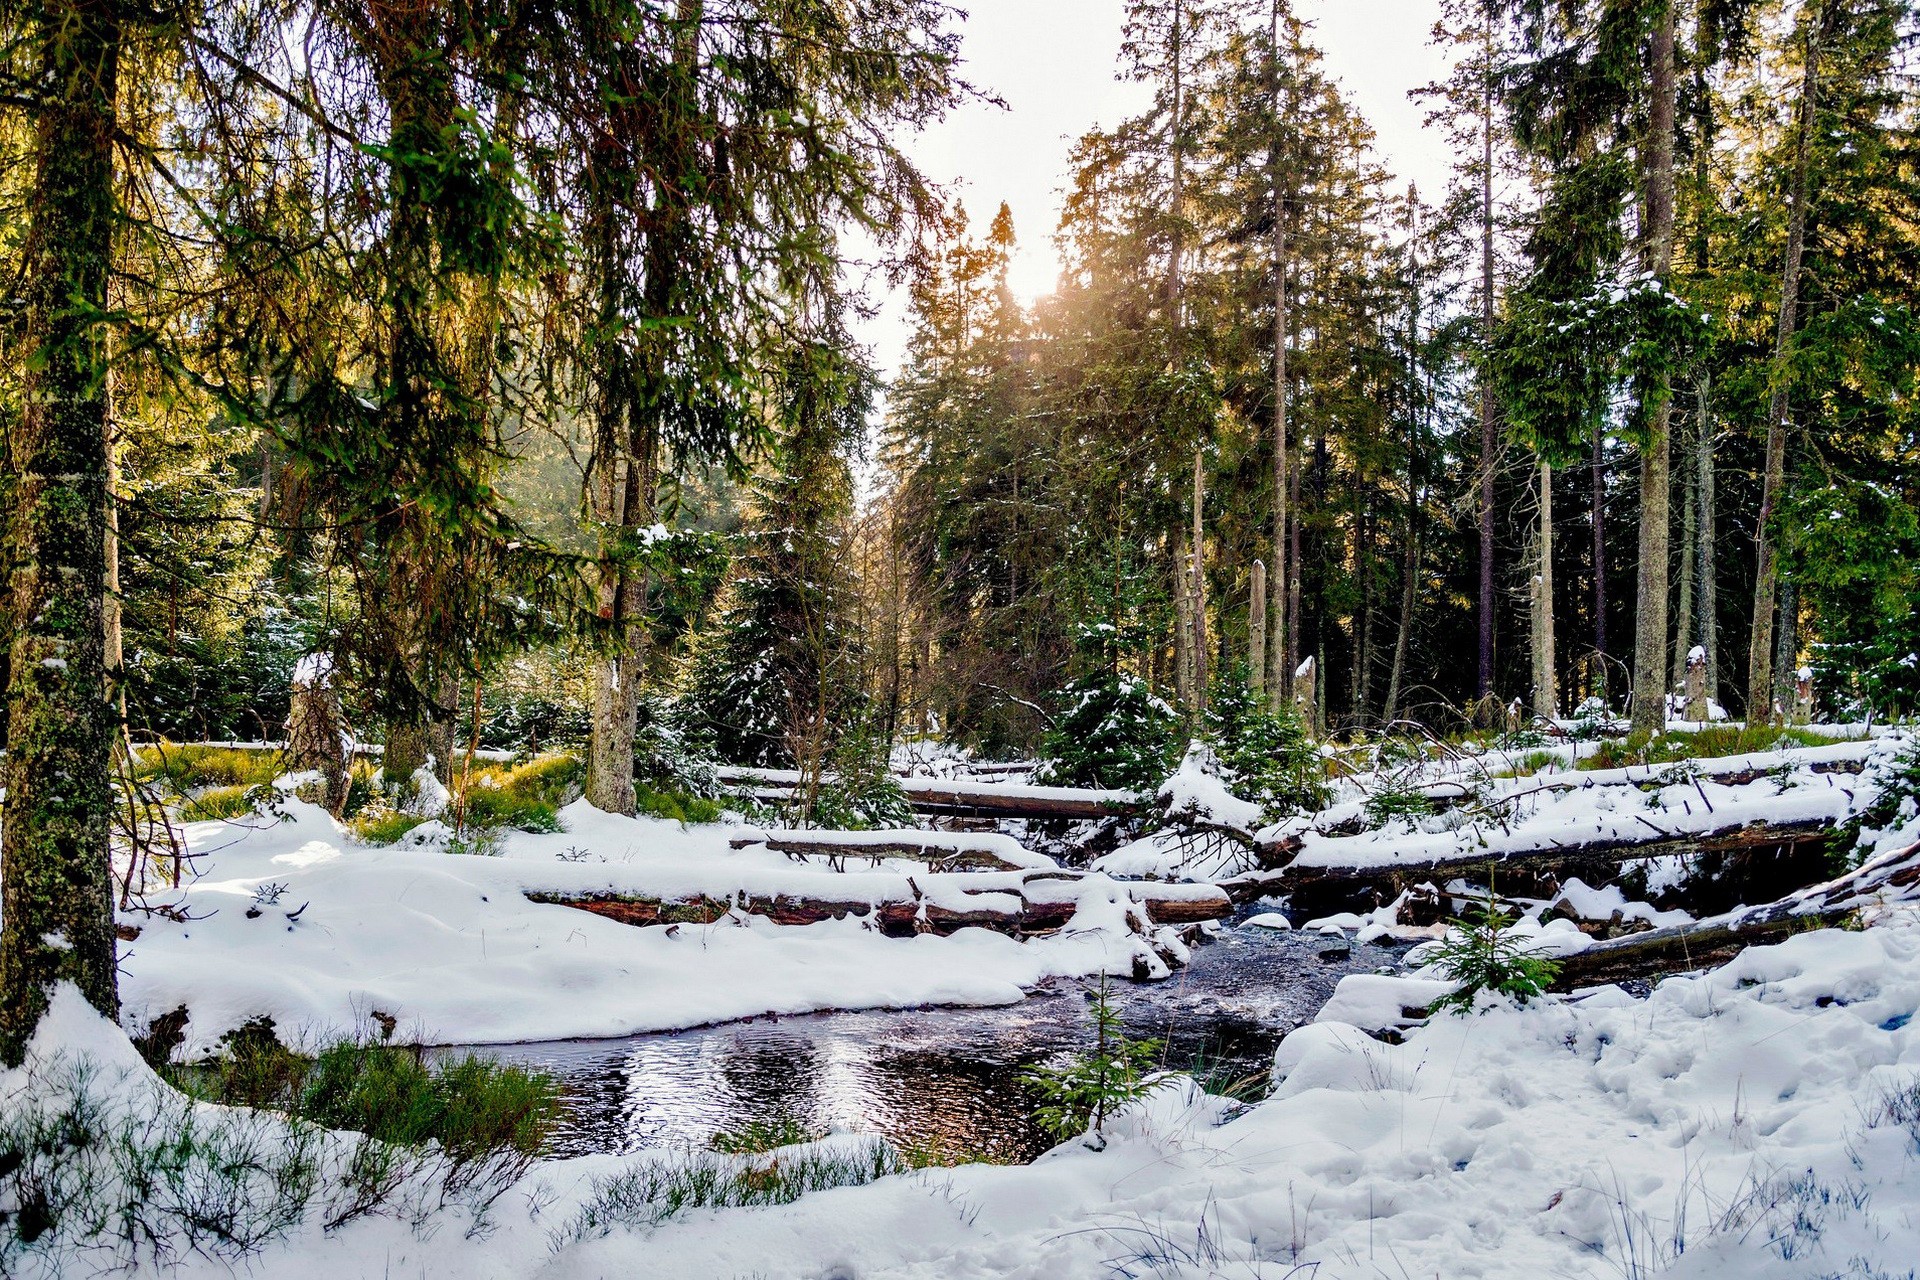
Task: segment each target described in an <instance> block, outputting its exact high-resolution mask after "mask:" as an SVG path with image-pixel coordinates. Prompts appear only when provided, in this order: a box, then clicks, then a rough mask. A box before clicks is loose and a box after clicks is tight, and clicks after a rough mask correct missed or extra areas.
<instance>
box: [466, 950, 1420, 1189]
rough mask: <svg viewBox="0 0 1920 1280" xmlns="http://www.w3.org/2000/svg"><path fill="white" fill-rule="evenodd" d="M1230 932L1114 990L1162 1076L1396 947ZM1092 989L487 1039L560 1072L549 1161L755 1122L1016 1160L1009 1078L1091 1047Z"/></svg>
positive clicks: (1254, 1037)
mask: <svg viewBox="0 0 1920 1280" xmlns="http://www.w3.org/2000/svg"><path fill="white" fill-rule="evenodd" d="M1340 945H1341V944H1337V943H1335V944H1331V947H1330V943H1329V940H1328V939H1325V938H1321V937H1317V936H1303V935H1299V934H1294V933H1285V932H1281V933H1276V932H1274V931H1271V930H1267V929H1248V928H1228V929H1224V930H1222V931H1221V933H1220V935H1219V937H1218V938H1217V939H1216V940H1215V941H1213V942H1211V943H1209V944H1207V945H1204V946H1200V947H1196V948H1195V949H1194V953H1193V963H1192V964H1191V965H1189V966H1188V967H1187V968H1186V969H1185V970H1183V971H1181V972H1179V973H1177V974H1175V975H1174V976H1173V977H1172V978H1170V979H1168V980H1167V981H1166V982H1162V983H1155V984H1150V985H1134V984H1132V983H1128V982H1124V981H1116V982H1113V983H1111V984H1110V986H1109V996H1110V998H1111V999H1112V1001H1113V1003H1114V1004H1115V1005H1116V1007H1118V1008H1119V1009H1120V1011H1121V1013H1122V1016H1123V1017H1124V1019H1125V1021H1126V1025H1127V1029H1128V1034H1129V1035H1131V1036H1134V1037H1137V1038H1145V1037H1152V1038H1156V1039H1159V1040H1161V1041H1163V1050H1162V1056H1163V1059H1164V1061H1165V1063H1166V1065H1167V1066H1169V1067H1171V1068H1174V1069H1178V1070H1183V1071H1190V1072H1192V1073H1193V1074H1195V1075H1196V1076H1199V1077H1201V1078H1203V1079H1213V1080H1215V1081H1222V1082H1224V1081H1237V1080H1245V1079H1246V1078H1248V1077H1252V1076H1255V1075H1257V1074H1258V1073H1261V1072H1264V1071H1265V1070H1266V1068H1267V1065H1268V1063H1269V1062H1270V1061H1271V1059H1272V1055H1273V1048H1274V1045H1275V1044H1276V1043H1277V1042H1278V1041H1279V1039H1280V1037H1281V1036H1282V1035H1283V1034H1285V1033H1286V1032H1287V1031H1288V1030H1291V1029H1292V1028H1293V1027H1295V1026H1297V1025H1299V1024H1300V1023H1302V1022H1306V1021H1309V1020H1311V1019H1312V1017H1313V1015H1314V1014H1315V1013H1316V1012H1318V1011H1319V1009H1320V1006H1321V1005H1322V1004H1323V1003H1325V1001H1326V999H1327V997H1328V996H1329V995H1331V994H1332V992H1333V987H1334V984H1335V983H1336V982H1337V981H1338V980H1339V978H1340V976H1341V975H1342V974H1347V973H1356V972H1370V971H1372V970H1374V969H1377V968H1380V967H1382V966H1386V965H1390V964H1392V963H1393V962H1394V960H1395V959H1396V958H1397V951H1396V950H1387V949H1383V948H1379V947H1371V946H1368V947H1353V948H1352V950H1351V953H1350V954H1345V955H1337V956H1336V955H1325V956H1323V954H1322V952H1323V951H1328V950H1330V949H1331V950H1338V949H1340ZM1091 997H1092V985H1091V984H1087V983H1081V982H1058V983H1055V984H1053V985H1051V986H1050V987H1048V988H1046V989H1043V990H1042V991H1039V992H1037V993H1035V994H1034V995H1033V996H1032V997H1030V998H1029V999H1027V1000H1024V1001H1022V1002H1021V1003H1019V1004H1016V1005H1009V1006H1005V1007H1001V1008H992V1009H916V1010H906V1011H897V1012H870V1013H822V1014H807V1015H802V1016H794V1017H766V1018H756V1019H753V1020H751V1021H747V1022H731V1023H726V1024H723V1025H720V1026H715V1027H707V1028H703V1029H701V1030H697V1031H681V1032H666V1033H656V1034H652V1035H642V1036H630V1037H627V1038H624V1039H619V1040H567V1041H554V1042H548V1043H541V1044H517V1045H490V1046H483V1047H478V1048H476V1049H474V1050H473V1051H474V1052H478V1053H484V1054H486V1055H488V1056H490V1057H494V1058H497V1059H499V1060H501V1061H505V1062H513V1063H518V1064H521V1065H523V1066H530V1067H537V1068H539V1069H541V1070H544V1071H547V1072H549V1073H551V1074H552V1075H554V1076H555V1077H557V1078H558V1080H559V1081H560V1084H561V1087H562V1090H563V1092H564V1097H565V1115H564V1117H563V1119H562V1120H561V1122H560V1124H559V1126H558V1128H557V1129H556V1131H555V1134H554V1138H553V1141H552V1149H553V1154H555V1155H583V1154H587V1153H592V1152H619V1153H625V1152H631V1151H637V1150H641V1149H643V1148H648V1147H662V1146H675V1145H681V1144H685V1143H689V1142H690V1143H693V1144H695V1145H702V1144H704V1143H705V1142H706V1141H707V1140H708V1139H709V1138H711V1137H712V1136H713V1135H714V1134H715V1133H718V1132H722V1131H727V1130H736V1129H739V1128H741V1127H742V1126H744V1125H746V1124H748V1123H750V1122H753V1121H760V1122H777V1121H783V1120H785V1121H793V1122H797V1123H798V1124H799V1125H801V1126H803V1127H805V1128H807V1129H809V1130H816V1131H817V1130H825V1129H828V1128H833V1127H836V1126H837V1127H843V1128H848V1129H853V1130H858V1131H862V1132H877V1133H881V1134H885V1135H886V1136H887V1137H889V1138H891V1139H893V1140H894V1141H896V1142H900V1143H903V1144H910V1145H916V1146H923V1147H924V1146H928V1145H932V1146H935V1147H937V1148H939V1149H941V1150H944V1151H948V1152H953V1153H977V1154H980V1155H991V1156H992V1157H994V1158H996V1159H999V1160H1030V1159H1032V1158H1033V1157H1034V1156H1036V1155H1038V1154H1040V1152H1042V1151H1044V1150H1046V1149H1047V1148H1048V1147H1049V1146H1051V1145H1052V1143H1051V1141H1050V1140H1049V1139H1048V1138H1047V1137H1046V1136H1045V1135H1044V1134H1043V1133H1042V1132H1041V1131H1040V1129H1039V1128H1038V1126H1036V1125H1035V1124H1034V1122H1033V1119H1032V1109H1033V1105H1034V1101H1033V1097H1032V1095H1031V1094H1030V1093H1029V1092H1028V1090H1027V1088H1026V1087H1025V1086H1024V1085H1023V1084H1022V1083H1021V1080H1020V1075H1021V1072H1022V1071H1024V1070H1025V1069H1026V1068H1028V1067H1031V1066H1033V1065H1035V1064H1037V1063H1041V1062H1044V1061H1046V1060H1047V1059H1049V1058H1052V1057H1054V1056H1055V1055H1057V1054H1061V1053H1064V1052H1067V1051H1071V1050H1076V1049H1083V1048H1085V1047H1086V1046H1088V1045H1090V1044H1091V1043H1092V1041H1093V1029H1092V1019H1091V1017H1090V1015H1089V1012H1088V1004H1089V1002H1090V1000H1091Z"/></svg>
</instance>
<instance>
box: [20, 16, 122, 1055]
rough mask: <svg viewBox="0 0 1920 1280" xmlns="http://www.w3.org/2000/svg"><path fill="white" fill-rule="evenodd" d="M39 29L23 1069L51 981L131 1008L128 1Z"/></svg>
mask: <svg viewBox="0 0 1920 1280" xmlns="http://www.w3.org/2000/svg"><path fill="white" fill-rule="evenodd" d="M37 16H38V20H37V22H35V23H33V24H32V26H30V27H29V31H30V32H31V36H30V39H33V40H35V41H36V42H37V43H38V44H39V45H40V48H39V50H38V56H39V73H40V74H39V79H40V84H41V86H42V87H43V88H44V89H45V90H46V92H47V95H48V96H47V97H46V98H45V99H44V100H43V101H42V102H41V104H40V105H39V108H38V110H37V113H36V115H37V118H36V119H35V121H34V131H33V140H32V156H33V165H34V171H33V177H32V185H31V188H30V191H29V192H28V196H27V199H26V201H25V207H26V209H27V214H26V217H27V227H26V244H25V248H24V253H23V262H22V271H21V277H20V279H21V282H22V286H23V294H24V296H23V297H22V298H21V299H20V301H21V302H22V303H24V307H23V310H24V318H25V328H24V333H23V334H22V349H23V350H24V351H26V352H28V353H32V357H33V358H31V359H29V360H28V361H27V363H26V366H25V379H24V380H25V385H24V387H23V395H22V396H21V402H22V405H23V408H22V411H21V416H20V419H19V427H18V433H17V436H16V439H15V441H14V456H15V459H16V466H17V467H18V472H17V473H16V476H15V479H14V492H13V496H12V509H11V511H9V512H8V513H6V516H7V518H8V519H9V520H10V521H11V523H12V533H11V535H10V538H9V542H10V543H11V550H12V552H13V554H14V557H15V563H14V565H13V566H12V574H11V581H10V582H9V583H8V587H9V588H10V591H9V595H10V601H9V603H10V605H11V609H12V616H13V634H12V644H11V652H10V654H9V662H10V667H11V678H10V680H9V683H8V688H7V697H8V711H9V715H8V727H7V756H6V762H5V766H4V768H5V771H4V774H3V775H0V776H4V779H5V784H6V808H5V812H4V822H5V838H4V842H3V843H4V849H3V850H0V895H3V902H4V905H3V906H0V916H3V917H4V919H3V921H0V1062H3V1063H5V1064H7V1065H17V1064H18V1063H19V1062H20V1061H21V1060H22V1057H23V1056H24V1054H25V1051H26V1046H27V1041H28V1040H29V1038H30V1037H31V1036H32V1035H33V1031H34V1028H35V1027H37V1026H38V1025H39V1022H40V1018H41V1015H42V1014H43V1013H45V1011H46V1007H47V1002H48V999H49V998H50V994H51V991H52V989H53V987H54V986H55V984H57V983H60V982H72V983H73V984H74V985H75V986H76V987H77V988H78V989H79V991H80V994H81V995H82V996H84V997H85V998H86V1000H87V1001H88V1002H89V1003H90V1004H92V1005H93V1006H94V1007H95V1008H96V1009H98V1010H100V1012H101V1013H103V1014H105V1015H106V1016H107V1017H109V1018H112V1017H115V1016H117V1015H118V1013H119V995H118V990H117V987H116V982H115V973H114V924H113V897H112V872H111V865H110V858H109V813H110V808H111V804H112V792H111V788H110V782H109V778H110V773H111V769H112V753H113V743H114V737H115V733H114V730H115V723H114V722H115V716H114V713H113V707H112V704H111V703H110V702H109V701H108V689H107V671H106V639H105V623H104V607H105V606H104V599H105V588H106V525H107V508H108V494H107V448H106V428H107V403H106V384H107V377H106V374H107V369H108V364H109V354H108V348H107V335H106V333H105V331H104V329H103V327H102V326H101V324H100V321H99V317H100V316H102V315H104V314H105V312H106V304H107V280H108V275H109V271H110V267H111V262H112V253H113V223H114V199H113V191H114V165H113V161H114V147H113V143H114V134H115V131H116V129H117V126H118V118H117V97H118V87H119V85H118V82H119V63H120V51H121V42H122V22H123V18H122V13H121V9H120V6H119V5H118V4H117V3H113V2H112V0H91V2H89V0H73V2H69V3H58V2H56V0H50V2H49V3H47V4H46V5H44V6H43V7H42V8H41V9H39V10H38V11H37Z"/></svg>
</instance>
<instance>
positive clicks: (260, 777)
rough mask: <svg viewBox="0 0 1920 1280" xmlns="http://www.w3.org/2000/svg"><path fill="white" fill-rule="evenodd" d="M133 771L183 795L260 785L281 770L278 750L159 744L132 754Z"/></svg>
mask: <svg viewBox="0 0 1920 1280" xmlns="http://www.w3.org/2000/svg"><path fill="white" fill-rule="evenodd" d="M133 772H134V776H135V777H136V778H139V779H140V780H141V781H143V782H164V783H165V784H166V785H167V787H168V788H170V789H171V790H172V791H173V792H174V794H176V795H183V796H184V795H189V794H191V793H193V792H196V791H200V790H202V789H203V788H207V787H250V786H260V785H263V784H265V783H269V782H272V781H273V780H274V779H275V778H277V777H279V776H280V775H281V773H282V772H284V770H283V769H282V767H281V760H280V753H279V752H278V751H270V750H265V749H262V750H247V749H244V748H236V747H197V746H175V745H174V744H172V743H166V742H162V743H158V744H156V745H154V746H151V747H142V748H140V750H139V751H138V752H136V753H135V756H134V767H133Z"/></svg>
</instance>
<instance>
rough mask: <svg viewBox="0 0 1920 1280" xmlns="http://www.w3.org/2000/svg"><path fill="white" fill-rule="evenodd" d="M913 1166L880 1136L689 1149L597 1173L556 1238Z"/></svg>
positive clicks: (859, 1182) (640, 1227) (630, 1227)
mask: <svg viewBox="0 0 1920 1280" xmlns="http://www.w3.org/2000/svg"><path fill="white" fill-rule="evenodd" d="M910 1169H911V1166H910V1165H909V1164H908V1163H907V1162H906V1161H905V1160H904V1159H903V1158H902V1157H901V1155H900V1153H899V1152H897V1151H895V1150H894V1148H893V1147H892V1146H891V1145H890V1144H889V1143H887V1142H886V1141H885V1140H883V1139H880V1138H872V1139H866V1140H862V1141H859V1142H855V1143H841V1144H835V1145H833V1146H805V1147H785V1148H781V1149H777V1150H773V1151H769V1152H764V1153H755V1154H750V1155H729V1154H727V1153H724V1152H719V1151H695V1150H688V1151H684V1152H680V1153H676V1154H674V1155H671V1156H663V1157H657V1158H654V1159H650V1160H647V1161H645V1162H643V1163H638V1164H635V1165H633V1166H631V1167H629V1168H627V1169H623V1170H621V1171H620V1172H619V1173H616V1174H612V1175H609V1176H607V1177H602V1178H596V1179H594V1181H593V1185H592V1190H591V1191H590V1192H589V1193H588V1196H587V1199H586V1202H585V1203H584V1204H582V1205H581V1206H580V1209H579V1210H578V1212H576V1213H575V1214H574V1216H573V1218H572V1219H571V1220H570V1221H569V1222H568V1223H567V1224H566V1226H564V1227H562V1228H560V1229H559V1230H558V1231H556V1232H555V1233H554V1235H553V1237H552V1242H551V1243H552V1245H553V1248H554V1250H555V1251H556V1252H557V1251H559V1250H560V1249H563V1248H565V1247H567V1246H568V1245H571V1244H576V1243H578V1242H580V1241H583V1240H592V1239H597V1238H599V1237H601V1236H605V1235H608V1234H610V1233H612V1232H614V1231H619V1230H626V1231H644V1230H648V1229H650V1228H653V1227H657V1226H659V1225H660V1224H662V1223H664V1222H669V1221H671V1220H673V1219H674V1218H677V1217H680V1216H682V1215H684V1214H687V1213H691V1212H693V1211H694V1210H696V1209H731V1208H750V1207H765V1206H771V1205H782V1204H792V1203H793V1202H794V1201H796V1200H798V1199H799V1198H800V1197H801V1196H803V1195H806V1194H808V1193H809V1192H813V1191H827V1190H831V1189H833V1188H835V1187H858V1186H864V1185H865V1184H867V1183H869V1182H873V1181H876V1180H878V1179H880V1178H885V1177H888V1176H890V1175H892V1174H896V1173H907V1172H909V1171H910Z"/></svg>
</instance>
